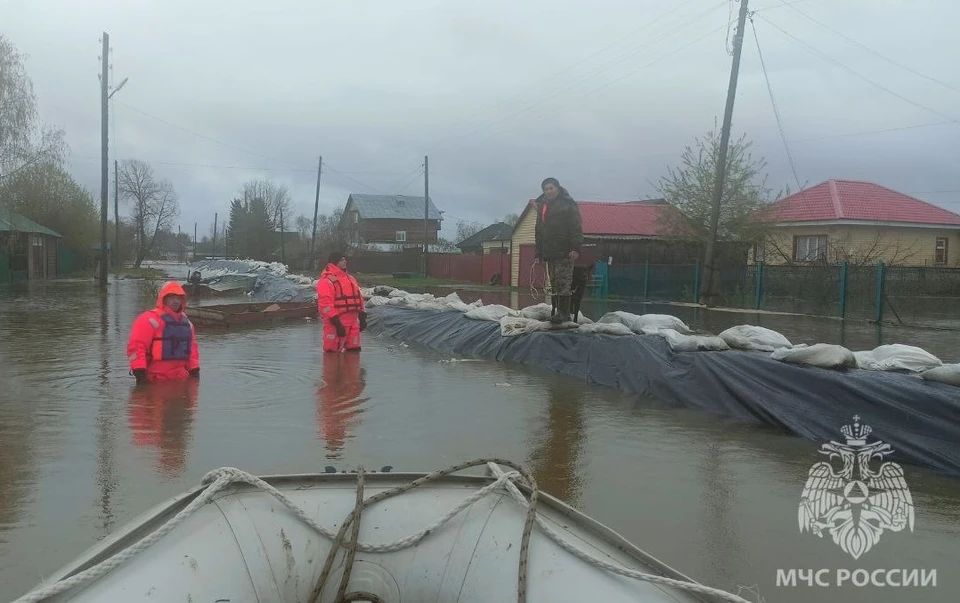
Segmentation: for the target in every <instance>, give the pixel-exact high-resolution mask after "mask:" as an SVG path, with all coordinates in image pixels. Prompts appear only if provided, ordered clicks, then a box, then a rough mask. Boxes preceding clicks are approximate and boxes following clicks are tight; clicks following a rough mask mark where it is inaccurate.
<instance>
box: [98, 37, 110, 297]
mask: <svg viewBox="0 0 960 603" xmlns="http://www.w3.org/2000/svg"><path fill="white" fill-rule="evenodd" d="M101 42H102V44H103V48H102V49H101V51H100V288H101V289H103V290H106V288H107V275H108V269H107V212H108V211H109V206H108V205H107V187H108V184H107V183H108V182H109V173H110V165H109V161H110V159H109V157H108V156H107V118H108V110H107V105H108V102H107V93H108V87H109V77H108V72H109V70H110V36H109V34H107V32H103V37H102V38H101Z"/></svg>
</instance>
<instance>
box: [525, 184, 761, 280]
mask: <svg viewBox="0 0 960 603" xmlns="http://www.w3.org/2000/svg"><path fill="white" fill-rule="evenodd" d="M577 205H578V206H579V207H580V219H581V222H582V227H583V235H584V236H583V238H584V246H583V253H582V255H581V261H580V262H578V263H581V264H592V263H595V262H596V261H597V259H607V258H613V260H614V262H616V263H620V264H626V263H642V262H643V261H650V262H651V263H654V264H658V263H660V264H693V263H694V262H696V261H697V260H699V259H700V258H701V256H702V254H703V250H702V247H703V246H702V243H701V242H700V241H694V240H692V239H678V238H677V237H676V236H671V235H672V233H676V226H677V225H679V224H682V217H681V214H680V212H679V211H678V210H677V209H676V208H675V207H674V206H673V205H670V204H668V203H667V202H666V201H664V200H663V199H655V200H648V201H626V202H609V201H578V202H577ZM535 207H536V200H534V199H531V200H530V201H529V202H528V203H527V205H526V207H525V208H524V210H523V212H522V213H521V214H520V218H519V219H518V220H517V223H516V225H515V226H514V228H513V236H512V239H511V243H512V257H511V263H512V266H511V284H512V286H514V287H522V286H526V285H529V281H530V266H531V265H532V264H533V260H534V258H535V255H536V247H535V229H536V224H537V216H536V212H535ZM738 249H739V250H740V252H741V253H740V259H739V262H740V265H743V263H744V262H745V261H746V250H745V249H743V248H742V246H740V247H738ZM718 252H719V250H718Z"/></svg>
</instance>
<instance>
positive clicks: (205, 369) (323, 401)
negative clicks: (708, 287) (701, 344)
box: [0, 280, 960, 603]
mask: <svg viewBox="0 0 960 603" xmlns="http://www.w3.org/2000/svg"><path fill="white" fill-rule="evenodd" d="M464 297H465V298H467V297H468V295H464ZM483 297H484V301H485V302H487V303H502V302H497V301H496V300H495V299H493V298H491V297H490V296H489V295H487V294H483ZM154 301H155V300H154V299H152V297H150V296H146V295H144V294H143V293H142V292H141V286H140V285H139V284H138V282H137V281H133V280H117V281H112V282H111V284H110V287H109V294H108V295H106V296H104V297H101V295H100V294H99V293H98V291H97V289H96V287H95V285H94V284H93V283H91V282H90V281H53V282H46V283H44V282H38V283H31V284H29V285H20V286H18V287H15V288H14V287H4V288H0V384H2V385H0V600H11V599H13V598H15V597H17V596H19V595H20V594H22V593H23V592H25V591H26V590H28V589H29V588H31V587H32V586H34V585H35V584H36V583H37V582H38V581H40V580H41V579H42V578H43V577H44V576H46V575H49V574H50V573H51V572H53V571H54V570H56V569H57V568H58V567H60V566H61V565H62V564H64V563H66V562H68V561H70V560H71V559H72V558H74V557H75V556H76V555H78V554H79V553H81V552H82V551H83V550H85V549H86V548H87V547H89V546H90V545H92V544H93V543H95V542H96V541H97V539H99V538H102V537H103V536H105V535H106V534H108V533H109V532H110V531H112V530H113V529H115V528H117V527H119V526H120V525H122V524H123V523H124V522H126V521H128V520H129V519H131V518H132V517H134V516H136V515H137V514H139V513H141V512H143V511H145V510H146V509H147V508H149V507H151V506H153V505H155V504H157V503H159V502H161V501H162V500H164V499H166V498H168V497H170V496H173V495H175V494H177V493H179V492H181V491H183V490H185V489H187V488H189V487H192V486H194V485H196V484H197V483H199V480H200V479H201V477H202V476H203V475H204V474H205V473H206V472H207V471H209V470H211V469H214V468H217V467H220V466H234V467H239V468H241V469H244V470H248V471H250V472H253V473H258V474H265V473H297V472H315V471H322V468H323V466H324V465H334V466H336V467H338V468H353V467H356V465H358V464H363V465H364V466H366V467H367V468H379V467H381V466H383V465H392V466H393V467H394V468H395V470H411V471H421V470H433V469H438V468H442V467H446V466H448V465H451V464H454V463H457V462H460V461H464V460H469V459H473V458H476V457H482V456H498V457H502V458H509V459H512V460H516V461H519V462H521V463H524V464H526V465H528V466H529V467H531V468H532V469H533V472H534V475H535V477H536V478H537V480H538V481H539V483H540V485H541V486H542V488H543V489H545V490H546V491H547V492H550V493H551V494H554V495H555V496H558V497H559V498H561V499H563V500H565V501H567V502H568V503H570V504H572V505H574V506H576V507H577V508H579V509H580V510H582V511H585V512H586V513H588V514H590V515H591V516H593V517H594V518H596V519H598V520H599V521H601V522H603V523H605V524H607V525H608V526H610V527H611V528H613V529H614V530H617V531H618V532H620V533H621V534H623V535H624V536H625V537H626V538H628V539H629V540H631V541H633V542H634V543H635V544H637V545H638V546H640V547H641V548H643V549H645V550H646V551H648V552H650V553H651V554H653V555H655V556H657V557H659V558H660V559H662V560H664V561H665V562H667V563H669V564H671V565H673V566H674V567H676V568H677V569H679V570H681V571H683V572H685V573H687V574H688V575H690V576H691V577H693V578H695V579H697V580H700V581H701V582H703V583H705V584H708V585H712V586H717V587H721V588H725V589H728V590H732V591H734V592H736V591H737V587H738V586H751V585H755V584H756V585H759V590H760V594H761V595H762V596H763V597H764V599H765V600H766V601H767V602H768V603H773V602H775V601H783V602H801V601H828V602H833V601H836V602H838V603H839V602H843V603H849V602H859V601H863V602H866V601H870V602H871V603H877V602H902V601H918V602H926V601H956V600H957V599H958V596H957V594H956V589H957V587H958V584H957V580H958V570H960V538H958V536H960V480H956V479H950V478H945V477H941V476H938V475H935V474H933V473H931V472H928V471H926V470H920V469H917V468H913V467H906V472H907V474H906V478H907V480H908V484H909V486H910V488H911V492H912V494H913V501H914V505H915V508H916V525H915V530H914V531H913V532H912V533H910V532H901V533H890V532H885V533H884V534H883V535H882V537H881V538H880V542H879V543H878V544H877V545H876V546H875V547H874V549H873V550H871V551H870V552H869V553H868V554H866V555H865V556H864V557H862V558H861V559H860V560H858V561H854V560H853V559H852V558H850V557H849V556H847V555H846V554H845V553H844V552H842V551H841V550H840V549H839V547H837V546H836V545H834V544H833V543H832V542H831V541H830V540H829V539H826V540H821V539H818V538H816V537H815V536H812V535H811V534H809V533H805V534H801V533H800V532H799V530H798V528H797V504H798V501H799V496H800V492H801V490H802V488H803V485H804V482H805V481H806V478H807V472H808V470H809V468H810V466H811V465H812V464H813V463H815V462H817V461H819V460H821V457H820V455H818V454H817V449H818V444H817V443H814V442H808V441H805V440H801V439H799V438H793V437H788V436H784V435H781V434H780V433H778V432H776V431H774V430H770V429H765V428H762V427H756V426H744V425H736V424H730V423H725V422H723V421H718V420H717V419H716V418H714V417H710V416H704V415H701V414H697V413H694V412H691V411H686V410H683V409H677V408H668V407H665V406H662V405H660V404H658V403H657V401H656V400H649V399H642V398H638V397H636V396H629V395H625V394H621V393H619V392H615V391H611V390H607V389H602V388H597V387H593V386H587V385H585V384H584V383H582V382H578V381H576V380H573V379H570V378H566V377H560V376H556V375H553V374H549V373H546V372H541V371H537V370H533V369H527V368H523V367H513V366H506V365H503V364H497V363H493V362H462V363H443V362H441V360H446V359H448V358H447V357H445V356H443V355H440V354H438V353H436V352H433V351H430V350H426V349H419V348H418V347H416V346H410V347H406V346H403V345H399V342H396V341H392V340H389V339H387V338H379V339H378V338H374V337H369V336H368V337H366V338H365V340H364V342H363V348H364V349H363V352H362V354H361V355H360V356H359V357H356V356H354V357H353V358H352V359H350V358H343V357H335V358H333V359H329V358H328V359H325V358H324V356H323V354H322V353H321V351H320V348H319V345H320V336H319V327H318V325H317V324H316V323H310V322H306V321H304V322H299V321H297V322H293V323H290V324H287V325H283V326H277V327H263V328H248V329H243V330H231V331H223V332H215V331H207V332H203V331H201V333H200V334H199V343H200V353H201V363H202V370H201V373H202V377H201V380H200V382H199V384H198V385H197V384H194V385H195V387H193V388H191V387H189V386H187V387H184V386H179V387H178V386H173V387H171V388H166V389H162V388H148V389H147V390H145V391H144V392H143V393H140V392H139V391H138V392H134V391H133V387H132V385H133V378H132V377H131V376H129V375H128V366H127V364H126V358H125V350H124V347H125V344H126V338H127V334H128V329H129V325H130V323H131V322H132V320H133V319H134V318H135V316H136V315H137V314H138V313H139V312H141V311H142V310H144V309H146V308H148V307H151V306H152V305H153V304H154ZM585 309H587V308H586V307H585ZM625 309H628V308H625ZM596 310H597V309H587V311H588V312H591V313H596ZM648 311H650V310H648ZM670 313H673V314H676V315H678V316H681V317H682V318H685V319H686V320H691V319H690V318H689V317H688V316H685V315H684V314H683V313H682V312H678V311H676V309H674V310H671V311H670ZM729 320H730V321H731V322H730V324H737V323H743V322H753V323H754V324H757V322H755V321H750V320H745V319H744V317H743V316H735V315H732V316H730V317H729ZM763 320H767V318H764V319H763ZM691 322H694V321H692V320H691ZM761 324H764V325H765V326H770V327H771V328H778V327H776V326H773V324H771V323H770V322H762V323H761ZM698 326H702V325H698ZM709 328H711V330H716V329H717V327H716V326H712V327H709ZM797 329H803V328H802V327H795V330H797ZM837 329H839V326H837ZM868 329H872V327H868ZM778 330H781V331H782V332H784V333H785V334H787V335H788V336H789V337H791V338H794V337H796V338H797V339H798V340H800V341H809V338H810V337H814V338H816V337H815V336H817V333H815V332H809V333H806V334H805V335H806V336H807V338H804V337H802V336H801V334H800V333H796V332H790V330H789V329H786V328H783V327H782V326H781V327H780V328H778ZM849 336H850V337H862V338H863V339H862V341H863V342H864V343H862V344H850V343H849V342H848V345H854V347H856V348H863V347H874V346H875V345H876V342H875V341H871V340H870V339H869V336H868V335H864V334H863V333H860V334H859V335H849ZM821 339H826V338H821ZM900 342H901V343H908V342H907V341H900ZM887 343H889V341H888V342H887ZM916 345H923V347H925V348H927V349H928V350H930V351H931V352H934V353H939V354H942V355H943V357H944V359H945V360H946V359H947V358H951V357H952V358H953V359H955V356H951V353H952V350H953V346H944V347H942V348H939V347H938V346H936V345H930V344H926V343H925V344H920V343H917V344H916ZM838 427H839V426H838ZM877 435H878V437H881V438H882V434H877ZM838 437H839V434H838ZM532 554H535V551H534V552H533V553H532ZM819 568H828V569H830V571H831V573H833V572H834V571H835V570H836V569H838V568H845V569H850V570H854V569H857V568H865V569H868V570H872V569H878V568H883V569H904V570H913V569H918V570H919V569H922V570H930V569H936V570H937V575H938V579H937V586H936V587H935V588H933V587H927V588H911V589H898V588H890V587H885V588H881V587H875V586H866V587H862V588H856V587H851V586H848V587H845V588H835V587H830V588H822V587H821V588H818V587H813V588H809V587H805V586H804V587H793V588H777V587H776V585H775V578H776V573H777V570H778V569H783V570H790V569H802V570H809V569H814V570H816V569H819Z"/></svg>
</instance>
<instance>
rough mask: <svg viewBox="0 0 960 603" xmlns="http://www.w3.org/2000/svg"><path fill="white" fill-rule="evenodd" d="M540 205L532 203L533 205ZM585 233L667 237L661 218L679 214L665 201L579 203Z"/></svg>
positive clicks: (596, 235)
mask: <svg viewBox="0 0 960 603" xmlns="http://www.w3.org/2000/svg"><path fill="white" fill-rule="evenodd" d="M535 203H536V200H535V199H531V200H530V204H531V206H533V205H534V204H535ZM577 207H579V208H580V221H581V223H582V228H583V234H584V235H587V236H593V237H599V236H629V237H656V236H660V235H662V234H663V232H662V231H663V225H662V224H661V222H660V216H661V215H663V213H664V212H676V211H677V210H676V208H675V207H673V206H672V205H669V204H667V203H665V202H663V201H662V200H659V199H657V200H652V201H626V202H619V203H617V202H611V201H577Z"/></svg>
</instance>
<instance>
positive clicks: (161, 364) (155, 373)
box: [127, 281, 200, 381]
mask: <svg viewBox="0 0 960 603" xmlns="http://www.w3.org/2000/svg"><path fill="white" fill-rule="evenodd" d="M167 295H183V296H184V304H183V307H182V308H181V309H180V312H171V311H170V310H169V309H167V308H165V307H164V306H163V298H164V297H166V296H167ZM186 305H187V304H186V293H185V292H184V291H183V287H181V286H180V285H179V284H178V283H175V282H172V281H171V282H169V283H167V284H166V285H164V287H163V288H162V289H161V290H160V295H158V296H157V307H156V308H153V309H152V310H147V311H146V312H144V313H143V314H141V315H140V316H138V317H137V319H136V320H134V321H133V327H132V328H131V330H130V339H129V340H128V341H127V359H128V360H129V361H130V370H131V371H133V370H137V369H147V380H148V381H167V380H170V379H186V378H188V377H189V376H190V373H189V372H190V371H191V370H193V369H198V368H200V352H199V350H198V348H197V334H196V330H195V329H194V327H193V323H192V322H190V319H188V318H187V315H186V314H185V313H184V310H186Z"/></svg>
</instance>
